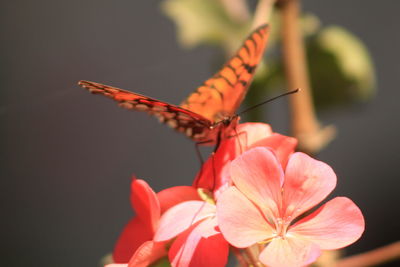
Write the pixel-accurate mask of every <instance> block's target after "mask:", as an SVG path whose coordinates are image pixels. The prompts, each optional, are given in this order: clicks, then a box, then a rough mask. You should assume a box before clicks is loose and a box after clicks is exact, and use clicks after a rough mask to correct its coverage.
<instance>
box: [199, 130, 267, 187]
mask: <svg viewBox="0 0 400 267" xmlns="http://www.w3.org/2000/svg"><path fill="white" fill-rule="evenodd" d="M236 133H237V135H236ZM236 133H235V132H233V135H236V136H234V137H232V138H228V139H225V140H223V141H222V142H221V144H220V146H219V148H218V150H217V152H216V153H215V154H213V155H212V156H211V157H210V158H208V160H207V161H206V163H205V164H203V166H202V168H201V170H200V172H199V174H198V176H197V177H196V179H195V181H194V183H193V185H194V186H195V187H196V188H206V189H208V190H216V189H218V188H219V187H221V186H227V185H228V186H229V185H230V179H229V175H225V174H228V170H227V169H226V165H227V163H229V162H230V161H231V160H233V159H235V158H236V157H237V156H238V155H240V154H241V153H243V152H244V151H246V150H247V149H248V147H249V146H251V145H252V144H253V143H255V142H258V141H260V140H263V139H265V138H268V136H270V135H271V134H272V130H271V127H270V126H269V125H268V124H265V123H242V124H239V125H238V126H237V128H236Z"/></svg>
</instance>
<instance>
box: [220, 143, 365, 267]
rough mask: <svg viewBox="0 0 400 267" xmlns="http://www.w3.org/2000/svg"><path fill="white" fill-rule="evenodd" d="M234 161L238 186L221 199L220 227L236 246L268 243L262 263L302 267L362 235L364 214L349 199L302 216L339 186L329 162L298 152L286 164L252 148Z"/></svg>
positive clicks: (334, 201)
mask: <svg viewBox="0 0 400 267" xmlns="http://www.w3.org/2000/svg"><path fill="white" fill-rule="evenodd" d="M230 165H231V166H230V177H231V179H232V181H233V183H234V186H232V187H230V188H228V189H227V190H225V191H224V192H222V194H221V195H220V197H219V199H218V202H217V217H218V223H219V227H220V229H221V232H222V234H223V235H224V237H225V239H226V240H227V241H228V242H229V243H230V244H231V245H233V246H235V247H238V248H247V247H250V246H252V245H254V244H259V245H260V244H267V245H266V247H265V248H264V249H263V250H262V251H261V253H260V255H259V260H260V261H261V262H262V263H263V264H266V265H268V266H271V267H281V266H282V267H283V266H284V267H292V266H304V265H307V264H310V263H312V262H314V261H315V260H316V259H317V258H318V257H319V255H320V254H321V250H331V249H338V248H342V247H345V246H347V245H350V244H351V243H353V242H355V241H356V240H357V239H358V238H360V236H361V234H362V233H363V231H364V218H363V215H362V213H361V211H360V209H359V208H358V207H357V206H356V205H355V204H354V203H353V202H352V201H351V200H350V199H348V198H346V197H336V198H334V199H332V200H330V201H328V202H327V203H325V204H324V205H322V206H321V207H320V208H318V209H317V210H316V211H314V212H312V213H311V214H309V215H304V213H305V212H307V211H309V210H310V209H312V208H313V207H315V206H316V205H317V204H319V203H320V202H321V201H322V200H324V199H325V197H326V196H327V195H328V194H329V193H330V192H331V191H332V190H333V189H334V188H335V186H336V175H335V173H334V172H333V170H332V169H331V168H330V167H329V166H328V165H327V164H325V163H323V162H321V161H317V160H315V159H312V158H311V157H309V156H307V155H306V154H303V153H299V152H298V153H294V154H292V155H291V156H290V157H289V161H288V163H287V166H286V168H282V165H281V163H280V162H279V160H278V159H277V157H276V156H275V155H274V153H272V152H271V151H270V150H269V149H266V148H254V149H252V150H249V151H247V152H245V153H244V154H243V155H241V156H239V157H238V158H237V159H235V160H234V161H232V163H231V164H230Z"/></svg>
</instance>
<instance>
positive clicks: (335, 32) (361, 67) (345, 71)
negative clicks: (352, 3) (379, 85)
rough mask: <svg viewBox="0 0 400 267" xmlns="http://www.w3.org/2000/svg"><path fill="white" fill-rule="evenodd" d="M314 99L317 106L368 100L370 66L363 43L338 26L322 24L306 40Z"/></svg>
mask: <svg viewBox="0 0 400 267" xmlns="http://www.w3.org/2000/svg"><path fill="white" fill-rule="evenodd" d="M307 54H308V64H309V71H310V78H311V84H312V88H313V94H314V100H315V103H316V106H317V107H319V108H328V107H333V106H337V105H342V104H348V103H354V102H362V101H364V102H365V101H367V100H369V99H370V98H371V97H372V96H373V95H374V93H375V88H376V80H375V72H374V66H373V63H372V60H371V57H370V55H369V53H368V50H367V49H366V47H365V45H364V44H363V43H362V42H361V41H360V40H359V39H358V38H357V37H356V36H354V35H353V34H351V33H350V32H348V31H347V30H346V29H344V28H341V27H339V26H330V27H327V28H324V29H323V30H322V31H320V32H319V33H318V34H316V35H315V36H314V37H313V38H310V39H309V40H308V42H307Z"/></svg>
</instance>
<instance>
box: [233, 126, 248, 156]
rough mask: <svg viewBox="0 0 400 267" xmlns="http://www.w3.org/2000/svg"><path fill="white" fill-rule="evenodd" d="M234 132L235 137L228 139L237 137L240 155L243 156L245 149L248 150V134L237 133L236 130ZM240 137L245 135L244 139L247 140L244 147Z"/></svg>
mask: <svg viewBox="0 0 400 267" xmlns="http://www.w3.org/2000/svg"><path fill="white" fill-rule="evenodd" d="M234 131H235V135H231V136H229V137H228V138H233V137H237V139H238V143H239V148H240V154H243V152H244V149H243V148H247V132H240V133H239V132H237V131H236V128H235V129H234ZM240 135H244V136H245V138H244V140H245V144H244V146H243V144H242V142H241V141H240Z"/></svg>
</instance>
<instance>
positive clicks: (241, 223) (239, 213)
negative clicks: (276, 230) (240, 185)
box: [217, 186, 273, 248]
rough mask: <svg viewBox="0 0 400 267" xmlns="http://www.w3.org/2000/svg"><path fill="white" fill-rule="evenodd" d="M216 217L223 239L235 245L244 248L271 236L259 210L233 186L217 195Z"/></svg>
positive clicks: (271, 233) (271, 232)
mask: <svg viewBox="0 0 400 267" xmlns="http://www.w3.org/2000/svg"><path fill="white" fill-rule="evenodd" d="M217 218H218V225H219V227H220V230H221V232H222V234H223V235H224V237H225V239H226V240H227V241H228V242H229V243H230V244H232V245H233V246H235V247H239V248H245V247H248V246H251V245H253V244H254V243H257V242H259V241H263V240H265V239H268V238H271V237H272V236H273V229H272V227H271V226H270V225H269V224H268V222H267V221H266V219H265V218H264V217H263V215H262V214H261V212H260V210H259V209H258V208H257V207H256V206H255V205H254V204H253V203H251V202H250V200H248V199H247V198H246V197H245V196H244V195H243V194H242V193H241V192H240V191H239V190H237V189H236V187H233V186H232V187H230V188H229V189H227V190H225V191H224V192H223V193H222V194H221V196H220V197H219V199H218V202H217Z"/></svg>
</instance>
